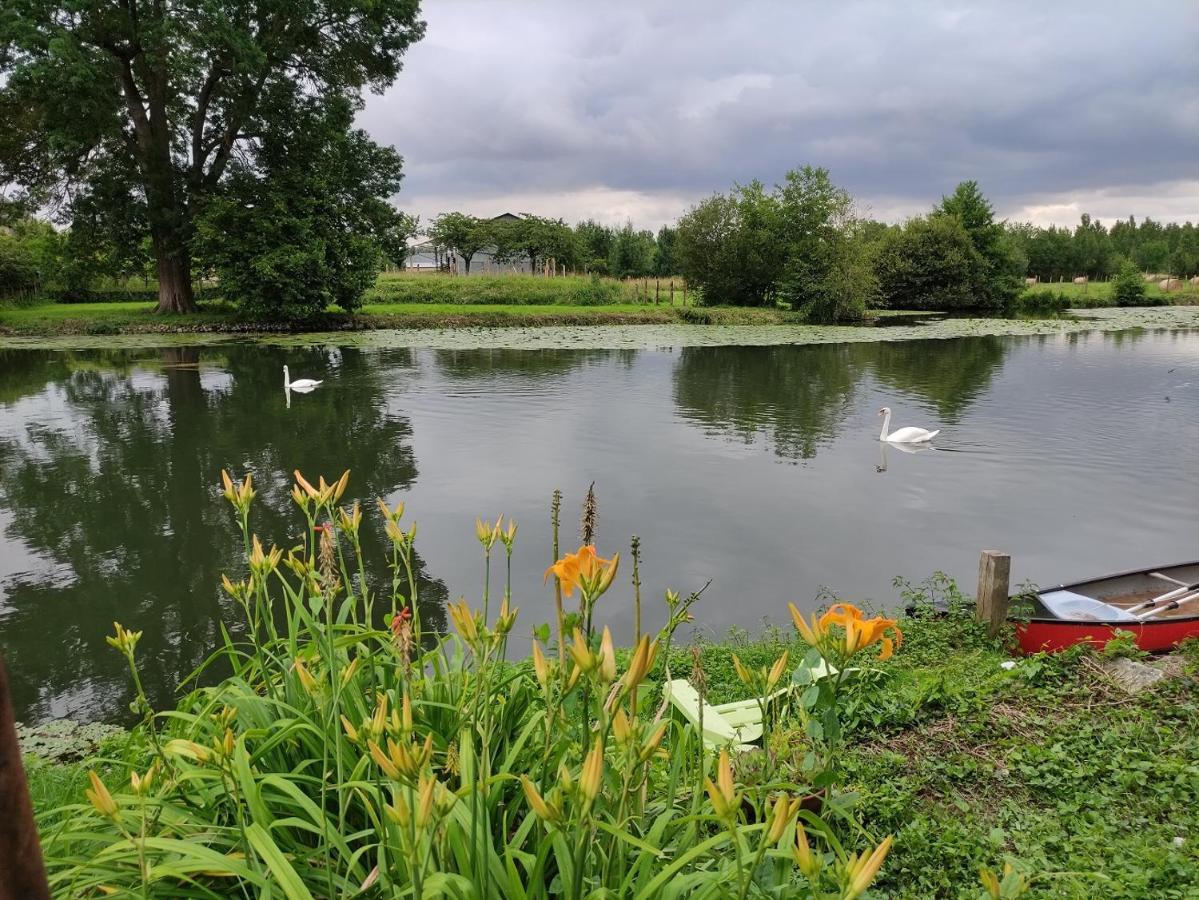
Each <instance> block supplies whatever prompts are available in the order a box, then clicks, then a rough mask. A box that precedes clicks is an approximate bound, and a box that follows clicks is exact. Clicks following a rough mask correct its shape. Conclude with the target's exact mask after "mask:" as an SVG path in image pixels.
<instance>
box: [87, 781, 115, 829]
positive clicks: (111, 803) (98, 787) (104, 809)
mask: <svg viewBox="0 0 1199 900" xmlns="http://www.w3.org/2000/svg"><path fill="white" fill-rule="evenodd" d="M87 777H88V778H89V779H91V782H92V786H91V787H90V788H88V789H87V790H85V791H84V792H83V793H84V794H85V795H87V799H88V800H90V801H91V804H92V806H94V807H95V808H96V812H98V813H99V814H100V815H102V816H108V817H109V818H110V819H115V818H116V817H117V812H118V811H119V807H118V806H117V801H116V800H114V799H112V794H110V793H109V792H108V788H106V787H105V786H104V782H103V781H101V780H100V776H99V775H97V774H96V773H95V772H88V773H87Z"/></svg>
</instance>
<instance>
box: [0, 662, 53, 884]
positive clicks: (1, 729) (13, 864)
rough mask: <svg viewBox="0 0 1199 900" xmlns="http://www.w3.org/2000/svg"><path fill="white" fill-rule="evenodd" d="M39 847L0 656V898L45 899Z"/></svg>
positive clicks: (43, 875) (5, 674) (5, 672)
mask: <svg viewBox="0 0 1199 900" xmlns="http://www.w3.org/2000/svg"><path fill="white" fill-rule="evenodd" d="M49 898H50V888H49V886H48V885H47V884H46V869H45V867H44V865H43V864H42V848H41V845H40V844H39V843H38V839H37V825H35V824H34V821H33V807H32V806H31V804H30V802H29V785H28V783H27V782H26V781H25V769H24V768H23V767H22V766H21V747H20V745H19V744H18V743H17V723H16V720H15V718H14V716H13V708H12V700H11V699H10V698H9V696H8V672H7V671H6V670H5V668H4V662H3V660H0V900H49Z"/></svg>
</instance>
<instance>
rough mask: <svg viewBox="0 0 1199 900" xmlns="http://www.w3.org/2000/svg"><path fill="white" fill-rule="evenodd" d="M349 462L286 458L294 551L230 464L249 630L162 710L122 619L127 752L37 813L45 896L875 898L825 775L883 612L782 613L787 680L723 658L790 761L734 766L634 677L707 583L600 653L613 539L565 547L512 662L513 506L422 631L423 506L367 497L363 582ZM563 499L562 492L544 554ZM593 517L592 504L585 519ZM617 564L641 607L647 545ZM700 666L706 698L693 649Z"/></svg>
mask: <svg viewBox="0 0 1199 900" xmlns="http://www.w3.org/2000/svg"><path fill="white" fill-rule="evenodd" d="M348 475H349V473H348V472H347V473H346V474H345V475H343V476H342V477H341V478H340V479H339V480H337V481H336V482H334V483H333V484H328V483H326V482H325V480H324V479H323V478H322V479H319V480H318V483H317V484H316V485H313V484H312V483H310V482H309V481H307V480H306V479H305V478H304V477H303V476H302V475H300V473H298V472H297V473H296V479H295V485H294V487H293V488H292V492H291V496H292V498H293V499H294V501H295V504H296V507H297V509H298V511H299V514H300V516H301V517H302V518H303V520H304V526H305V527H304V539H303V543H302V545H301V546H298V547H296V548H295V549H292V550H289V551H284V550H282V549H280V548H278V547H275V546H270V547H269V548H268V546H267V545H266V544H265V543H264V542H263V541H262V540H261V539H260V538H259V537H258V536H257V535H256V534H254V533H253V531H252V530H251V527H250V521H251V514H252V506H253V501H254V497H255V493H256V492H255V489H254V487H253V485H252V482H251V480H250V478H249V477H248V476H247V477H246V478H245V480H244V481H241V482H240V483H239V482H235V481H233V480H232V479H230V478H229V477H228V476H227V475H226V476H225V480H224V496H225V497H226V499H227V500H228V501H229V503H230V504H231V507H232V509H233V511H234V515H235V518H236V521H237V525H238V528H239V530H240V534H241V539H242V543H243V546H244V550H245V561H246V568H245V571H243V572H242V573H241V574H240V576H238V577H225V578H224V580H223V586H224V590H225V591H226V593H227V594H228V595H229V596H230V597H231V598H232V600H233V601H234V602H235V603H236V604H237V606H238V607H239V608H240V609H241V611H242V615H243V617H244V622H243V626H244V634H243V635H242V636H240V637H239V638H238V639H236V640H235V639H234V638H233V637H232V636H231V635H230V634H229V633H228V632H224V633H223V644H222V646H221V647H219V648H218V649H217V650H216V651H215V652H214V653H213V655H212V656H211V658H210V659H209V660H208V662H207V663H206V664H205V667H203V668H207V667H212V666H217V665H219V666H221V667H223V668H224V669H225V671H227V673H228V674H227V675H225V676H224V677H223V678H221V679H220V680H219V681H218V682H217V683H216V684H215V685H213V686H211V687H201V688H198V689H196V690H194V691H193V692H192V693H190V694H188V695H187V696H186V697H185V698H184V699H182V700H181V701H180V703H179V704H178V706H177V708H176V709H173V710H167V711H157V710H154V709H152V708H151V707H150V704H149V702H148V701H147V699H146V695H145V692H144V691H142V690H141V682H140V680H139V676H138V665H139V661H138V655H137V644H138V640H139V638H140V632H137V631H133V630H130V629H127V628H125V627H123V626H122V625H120V624H117V625H115V633H114V634H113V635H112V636H111V637H110V638H109V639H108V640H109V643H110V644H111V645H112V646H113V648H114V649H115V650H116V652H118V653H120V654H121V655H122V656H123V657H124V658H125V660H126V662H127V664H128V667H129V672H130V677H131V679H132V680H133V684H134V687H135V689H136V696H137V700H136V701H135V704H134V709H135V711H136V712H137V714H138V715H139V716H140V719H141V724H140V725H139V726H138V727H137V728H136V729H135V740H136V741H138V742H139V745H140V747H141V748H142V749H141V750H140V751H139V753H138V756H137V758H136V759H134V760H132V762H133V770H132V773H131V775H130V776H129V778H128V781H125V782H123V783H121V784H117V783H114V775H113V774H112V773H111V772H109V773H108V774H107V775H106V776H105V777H106V778H107V779H108V780H107V781H106V780H105V778H102V777H101V775H100V774H98V773H97V772H91V773H90V776H89V781H88V786H87V791H86V798H83V797H81V798H79V802H76V803H72V804H68V805H65V806H60V807H58V808H57V809H53V810H47V811H42V812H41V814H40V816H41V821H40V825H41V830H42V835H43V847H44V851H45V854H46V858H47V864H48V868H49V871H50V877H51V882H52V888H53V890H54V892H55V893H56V894H57V895H61V896H71V897H75V896H100V895H107V894H118V895H122V896H141V897H171V898H177V897H217V896H255V897H257V896H264V897H265V896H274V897H286V898H289V900H300V898H309V897H325V898H332V897H351V896H353V897H416V898H423V897H462V898H466V897H471V898H474V897H480V898H482V897H494V898H544V897H569V898H583V897H640V898H656V897H663V898H665V897H677V896H704V897H715V896H720V897H726V896H733V897H801V898H802V897H821V898H833V897H837V898H843V900H844V898H854V897H858V896H859V895H861V894H862V893H864V892H865V891H866V890H867V889H868V887H869V885H870V883H871V882H872V880H873V879H874V878H875V876H876V874H877V873H878V871H879V869H880V867H881V866H882V865H883V862H884V859H885V857H886V855H887V852H888V850H889V848H890V838H884V839H882V840H881V841H880V840H879V839H878V837H877V836H871V835H869V833H868V832H867V830H866V829H864V828H863V827H862V826H861V825H860V824H859V823H857V822H856V821H854V820H853V819H852V818H851V817H850V815H849V813H848V812H847V810H846V807H845V805H844V804H843V803H842V802H841V800H840V798H838V797H837V796H836V794H835V790H834V789H835V787H836V781H837V776H836V768H837V745H838V740H839V735H840V726H839V724H838V709H839V704H840V700H839V695H840V692H841V687H842V683H843V682H844V681H845V680H847V679H848V678H850V677H852V676H851V673H852V672H853V671H856V669H855V668H854V667H852V666H849V665H848V663H849V662H850V660H851V658H853V657H855V656H856V655H857V654H859V653H860V652H862V651H863V650H865V649H866V648H868V647H871V646H878V647H881V648H882V654H881V655H883V656H886V655H889V654H890V652H891V648H892V641H893V640H899V639H900V638H901V636H900V635H899V634H898V631H897V629H896V627H895V623H894V622H893V621H891V620H887V619H881V618H875V619H864V618H863V617H862V615H861V613H860V612H858V611H857V610H856V609H855V608H854V607H851V606H848V605H840V606H837V607H834V608H833V609H831V610H829V612H828V613H827V614H825V615H824V616H823V617H821V618H819V619H816V618H813V619H811V620H808V619H805V618H804V617H803V616H801V615H800V614H799V613H798V611H795V610H794V609H793V610H792V613H793V616H794V617H795V623H796V627H797V629H798V630H799V632H800V635H801V637H802V638H803V639H804V640H805V641H807V642H808V643H809V644H810V645H811V646H810V650H809V651H808V652H807V657H806V658H805V660H804V661H803V663H802V664H801V666H800V667H799V668H798V669H797V670H796V671H795V674H794V675H792V676H791V677H790V678H786V677H785V676H786V675H787V669H788V666H789V662H788V656H787V654H786V653H783V654H782V655H780V657H779V658H778V659H777V660H776V661H774V662H773V663H772V664H771V665H768V666H764V667H762V668H761V669H760V670H755V669H751V668H749V667H746V666H743V665H741V663H740V661H739V660H737V672H738V675H739V676H740V677H741V679H742V681H743V682H744V683H745V685H746V686H747V689H748V690H752V691H753V692H754V693H755V694H757V695H760V696H761V697H762V701H761V703H762V705H763V709H762V714H763V715H764V716H765V717H766V720H767V722H768V723H769V727H770V729H772V731H773V732H776V733H778V734H791V735H792V736H793V737H794V740H795V741H797V742H798V744H799V745H800V747H801V749H804V750H805V752H804V753H803V754H802V757H803V761H802V763H801V764H798V765H786V764H784V763H783V762H782V759H783V756H782V755H781V754H778V753H776V752H775V751H774V750H773V749H770V748H769V747H768V748H767V749H765V750H761V751H755V754H754V755H755V758H756V762H755V763H754V766H753V767H752V768H753V769H754V775H753V778H752V781H751V780H749V779H748V778H747V777H745V776H744V774H743V773H744V772H746V771H748V768H749V767H747V765H746V764H745V754H741V753H739V752H738V750H737V748H733V747H715V746H711V747H707V746H705V745H704V743H703V742H702V741H701V740H700V739H699V738H698V737H697V736H696V731H695V730H693V729H692V728H691V727H690V726H688V725H686V724H684V723H682V722H679V721H676V720H674V719H672V718H671V717H670V715H669V714H668V712H667V711H668V708H669V707H668V706H667V704H666V703H665V702H664V701H663V699H662V694H661V693H660V692H659V691H657V690H653V689H651V686H652V685H653V684H655V683H656V682H658V681H661V680H665V679H668V678H670V674H671V673H670V672H669V671H668V666H667V661H668V660H669V659H670V656H671V653H670V651H671V646H672V643H673V642H674V640H675V633H676V631H677V629H678V628H679V627H680V626H681V625H682V624H683V623H684V622H687V621H689V620H690V618H691V613H690V609H691V607H692V604H693V603H694V602H695V601H696V599H697V596H698V595H696V594H692V595H690V596H688V597H682V596H680V595H679V594H678V593H676V592H673V591H668V592H667V593H666V605H667V613H668V618H667V623H666V625H665V626H664V627H663V628H662V629H661V630H660V631H658V632H657V633H654V634H642V633H640V627H638V634H637V635H636V642H635V646H634V647H633V648H632V650H631V653H629V654H628V655H627V660H628V661H627V663H626V664H624V665H618V664H617V654H616V651H615V649H614V647H613V641H612V636H611V633H610V632H609V630H608V628H606V627H601V626H600V624H599V623H600V621H601V620H602V618H603V606H604V598H605V597H606V596H607V595H608V594H609V593H610V592H614V591H616V590H618V589H620V588H619V587H618V581H617V576H618V573H619V571H620V558H619V555H615V554H614V555H612V556H611V557H609V558H603V557H601V556H600V555H599V553H598V551H597V550H596V548H595V546H594V544H593V543H591V542H590V541H589V540H588V541H585V542H584V543H583V545H582V546H580V547H579V548H578V549H577V550H576V551H574V552H570V553H561V554H559V553H555V557H556V561H555V562H554V564H553V565H552V566H551V567H550V569H549V570H548V571H547V573H546V579H547V581H548V580H549V579H551V578H552V579H553V590H554V592H555V598H556V621H555V623H554V626H553V628H552V629H551V627H550V626H548V625H547V626H540V627H538V628H535V629H533V643H532V654H531V658H530V659H528V660H522V661H518V662H514V661H511V660H510V659H509V656H508V650H509V640H510V638H511V637H512V635H513V632H514V629H515V628H516V623H517V619H518V612H519V611H518V609H517V608H516V607H515V606H514V605H513V597H512V594H511V576H510V572H511V565H510V564H511V558H512V551H513V547H514V544H515V541H516V536H517V527H516V524H515V523H514V522H512V521H510V520H508V521H505V520H504V518H503V517H500V518H499V519H497V520H496V521H494V522H485V521H482V520H479V521H478V522H477V523H476V536H477V538H478V543H479V555H478V557H477V558H476V559H475V560H473V561H471V564H475V565H479V566H480V568H481V570H482V574H483V582H482V591H481V600H480V603H479V604H478V605H477V606H471V605H470V604H468V603H467V601H466V600H465V599H461V600H458V601H457V602H455V603H452V604H450V606H449V609H448V612H449V618H450V620H451V621H452V623H453V631H452V632H451V633H448V634H439V633H433V632H432V631H431V630H430V629H428V628H426V627H425V626H424V624H423V623H422V621H421V615H420V604H419V597H418V596H417V580H416V578H415V577H414V556H413V548H414V542H415V539H416V534H417V529H416V525H415V524H408V523H407V520H406V519H405V515H404V513H405V510H404V506H403V504H402V503H401V504H399V505H397V506H394V507H393V506H389V505H388V504H387V503H385V502H383V501H381V500H380V501H378V503H377V507H378V513H379V516H380V518H381V522H382V527H383V528H384V530H385V532H386V535H387V537H388V539H389V541H390V557H391V558H390V563H391V571H392V573H393V577H392V579H391V582H390V584H389V585H387V586H386V589H383V590H378V591H376V590H372V588H371V586H370V585H369V584H368V582H367V579H366V577H365V574H364V572H365V568H364V564H363V554H362V549H363V548H362V542H361V541H360V537H359V535H360V531H361V529H362V527H363V518H364V517H363V511H362V508H361V507H360V505H359V504H358V503H357V502H355V503H352V504H349V505H341V501H342V498H343V495H344V493H345V491H346V487H347V481H348ZM560 506H561V503H560V495H558V494H555V500H554V513H553V522H554V544H555V548H556V547H557V545H558V541H559V534H558V521H559V513H560ZM595 522H596V519H595V504H594V495H591V496H590V497H589V500H588V504H587V506H586V515H585V520H584V529H585V530H586V532H587V536H588V538H590V537H592V536H593V534H594V529H595ZM634 559H635V561H636V567H637V568H636V570H635V573H634V577H633V579H632V582H631V586H632V588H633V591H634V594H635V600H636V602H637V604H638V611H640V569H641V567H642V566H643V564H644V560H643V559H642V557H641V553H640V549H639V548H638V549H636V550H635V552H634ZM463 564H464V565H465V564H467V562H466V561H464V562H463ZM493 569H495V570H497V571H498V573H501V574H497V577H496V578H495V579H493V577H492V576H493V574H495V573H493V571H492V570H493ZM493 580H495V581H497V582H499V584H502V588H498V589H497V588H493V584H492V582H493ZM638 622H639V623H640V616H639V617H638ZM621 658H622V659H623V658H626V657H625V655H624V654H622V655H621ZM203 668H202V670H201V671H203ZM692 683H693V685H695V686H696V688H697V689H698V690H699V691H700V693H701V696H702V694H703V690H704V670H703V665H702V654H700V653H698V652H697V654H696V665H695V667H694V671H693V675H692ZM701 715H702V714H701ZM700 730H701V731H702V725H701V729H700ZM767 743H777V741H774V740H773V739H772V740H771V741H769V742H767ZM742 749H744V748H742ZM788 758H790V757H788ZM853 845H858V846H860V847H861V849H859V850H856V851H855V849H854V847H853Z"/></svg>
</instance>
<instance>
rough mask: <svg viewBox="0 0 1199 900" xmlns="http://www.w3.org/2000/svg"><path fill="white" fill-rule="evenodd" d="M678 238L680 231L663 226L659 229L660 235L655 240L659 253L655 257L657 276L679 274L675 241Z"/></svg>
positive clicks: (655, 272)
mask: <svg viewBox="0 0 1199 900" xmlns="http://www.w3.org/2000/svg"><path fill="white" fill-rule="evenodd" d="M677 237H678V231H677V230H675V229H674V228H671V227H670V226H669V225H663V226H662V227H661V228H659V229H658V235H657V237H655V238H654V243H655V244H656V245H657V252H656V253H655V255H654V274H655V275H677V274H678V262H677V261H676V259H675V239H676V238H677Z"/></svg>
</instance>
